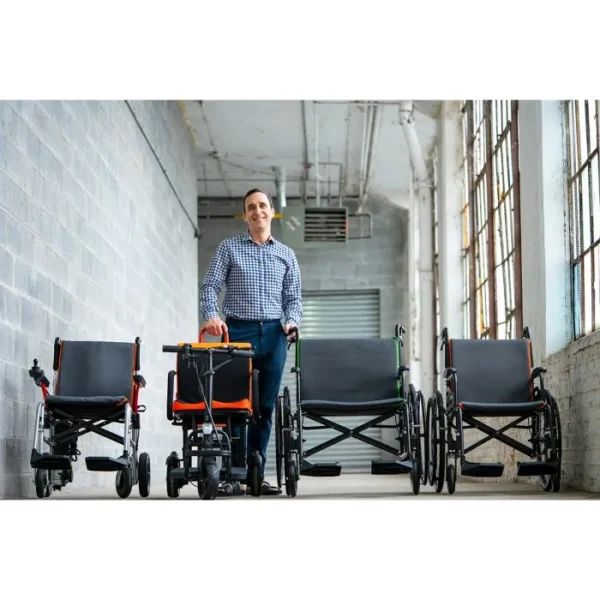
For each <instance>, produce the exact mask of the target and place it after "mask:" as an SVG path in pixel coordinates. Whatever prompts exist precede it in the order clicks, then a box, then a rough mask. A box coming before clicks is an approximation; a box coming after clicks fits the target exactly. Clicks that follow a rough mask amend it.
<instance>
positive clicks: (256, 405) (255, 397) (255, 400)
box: [252, 369, 260, 422]
mask: <svg viewBox="0 0 600 600" xmlns="http://www.w3.org/2000/svg"><path fill="white" fill-rule="evenodd" d="M252 412H253V413H254V420H255V421H257V422H258V420H259V418H260V396H259V392H258V369H253V371H252Z"/></svg>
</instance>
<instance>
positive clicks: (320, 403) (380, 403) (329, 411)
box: [302, 398, 403, 416]
mask: <svg viewBox="0 0 600 600" xmlns="http://www.w3.org/2000/svg"><path fill="white" fill-rule="evenodd" d="M402 402H403V400H402V398H387V399H384V400H371V401H367V402H336V401H332V400H306V401H304V402H302V407H303V408H304V409H305V410H306V411H308V412H309V413H316V414H319V415H322V416H336V415H338V416H339V415H379V414H381V413H382V412H386V411H388V410H391V409H394V408H399V407H400V406H401V405H402Z"/></svg>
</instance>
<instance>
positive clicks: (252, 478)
mask: <svg viewBox="0 0 600 600" xmlns="http://www.w3.org/2000/svg"><path fill="white" fill-rule="evenodd" d="M204 331H205V330H204V329H203V330H201V331H200V336H199V342H200V343H199V344H189V343H181V344H179V345H178V346H163V352H171V353H177V354H178V355H179V356H180V357H181V359H182V360H183V361H185V362H186V363H188V364H189V365H190V366H192V365H193V368H194V369H195V371H196V379H197V382H198V392H199V394H198V395H199V398H200V399H199V401H198V402H199V403H200V402H202V403H204V408H203V409H198V410H194V409H191V410H189V411H181V412H177V411H174V410H173V401H174V399H173V396H174V389H175V376H176V371H170V372H169V374H168V386H167V419H168V420H170V421H171V422H172V424H173V425H174V426H180V427H181V428H182V437H183V445H182V458H179V456H178V454H177V452H176V451H173V452H171V454H170V455H169V456H168V457H167V460H166V465H167V475H166V483H167V495H168V496H169V497H170V498H177V497H178V496H179V490H180V488H181V487H183V486H184V485H187V484H188V483H192V484H194V483H193V482H197V487H198V495H199V496H200V497H201V498H202V499H204V500H212V499H214V498H215V497H216V495H217V492H218V487H219V483H220V482H227V483H230V484H231V485H232V486H233V489H234V495H239V494H240V493H241V486H240V482H243V481H245V482H246V483H247V484H248V485H249V487H250V490H251V493H252V495H253V496H260V493H261V483H262V482H261V480H260V469H259V467H260V456H259V455H258V452H255V453H254V454H253V455H252V456H251V457H249V458H248V457H247V433H248V426H249V423H250V421H251V420H253V419H254V420H256V419H258V415H259V411H258V371H257V370H256V369H252V386H251V396H252V411H251V413H250V414H248V411H247V410H245V409H236V408H232V409H223V408H221V409H213V389H214V383H213V381H214V376H215V373H216V372H217V371H218V370H219V369H220V368H222V367H224V366H225V365H227V364H229V363H230V362H231V361H232V360H235V359H236V358H250V359H252V358H253V357H254V352H253V351H252V350H247V349H245V347H247V346H249V344H245V343H243V344H241V343H233V344H230V343H229V339H228V337H225V341H224V343H221V344H206V347H203V346H202V344H203V334H204ZM202 355H206V356H208V369H207V370H206V371H205V372H203V373H200V372H199V370H198V358H199V357H200V356H202ZM215 355H216V356H218V355H225V356H228V357H229V359H228V360H225V361H223V362H221V363H220V364H218V365H216V366H215V365H214V357H215ZM206 376H208V390H207V391H205V390H204V386H203V385H202V380H203V379H204V377H206ZM215 413H216V415H215ZM223 421H224V423H223V425H221V423H222V422H223ZM235 428H239V436H238V437H234V435H233V431H234V429H235ZM225 430H227V431H225ZM227 432H229V433H227ZM230 436H231V437H230ZM234 440H237V443H238V448H237V452H233V451H232V441H234ZM219 458H220V459H221V461H222V466H221V468H219V465H218V460H217V459H219ZM194 459H196V460H194ZM194 462H195V465H194ZM181 463H183V466H181ZM233 463H235V464H233ZM236 492H237V494H236Z"/></svg>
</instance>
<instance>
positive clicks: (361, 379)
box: [298, 338, 404, 417]
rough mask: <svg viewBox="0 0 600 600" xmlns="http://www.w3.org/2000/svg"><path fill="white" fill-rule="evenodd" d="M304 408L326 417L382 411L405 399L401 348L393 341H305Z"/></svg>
mask: <svg viewBox="0 0 600 600" xmlns="http://www.w3.org/2000/svg"><path fill="white" fill-rule="evenodd" d="M298 353H299V354H298V359H299V360H298V362H299V365H300V373H301V377H300V397H301V399H302V407H303V408H304V409H306V410H309V411H310V412H311V413H312V414H315V415H322V416H338V417H340V416H353V415H379V414H381V413H383V412H389V411H390V410H394V409H397V408H400V407H401V406H402V404H403V402H404V399H403V398H402V395H401V391H402V390H401V386H400V382H399V381H398V368H399V364H398V359H399V356H398V348H397V342H396V340H394V339H392V338H389V339H372V338H365V339H357V340H346V339H320V338H309V339H302V340H300V342H299V344H298Z"/></svg>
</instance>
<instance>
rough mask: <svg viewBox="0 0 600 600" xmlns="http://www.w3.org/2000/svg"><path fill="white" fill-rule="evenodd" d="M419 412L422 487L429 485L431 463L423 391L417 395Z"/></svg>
mask: <svg viewBox="0 0 600 600" xmlns="http://www.w3.org/2000/svg"><path fill="white" fill-rule="evenodd" d="M417 403H418V412H419V428H418V430H417V432H418V435H419V451H420V457H419V458H420V461H421V485H427V482H428V480H429V474H428V470H427V463H428V462H429V448H428V447H427V436H426V433H425V432H426V429H427V424H426V422H425V398H424V397H423V393H422V392H421V391H419V392H418V394H417Z"/></svg>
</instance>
